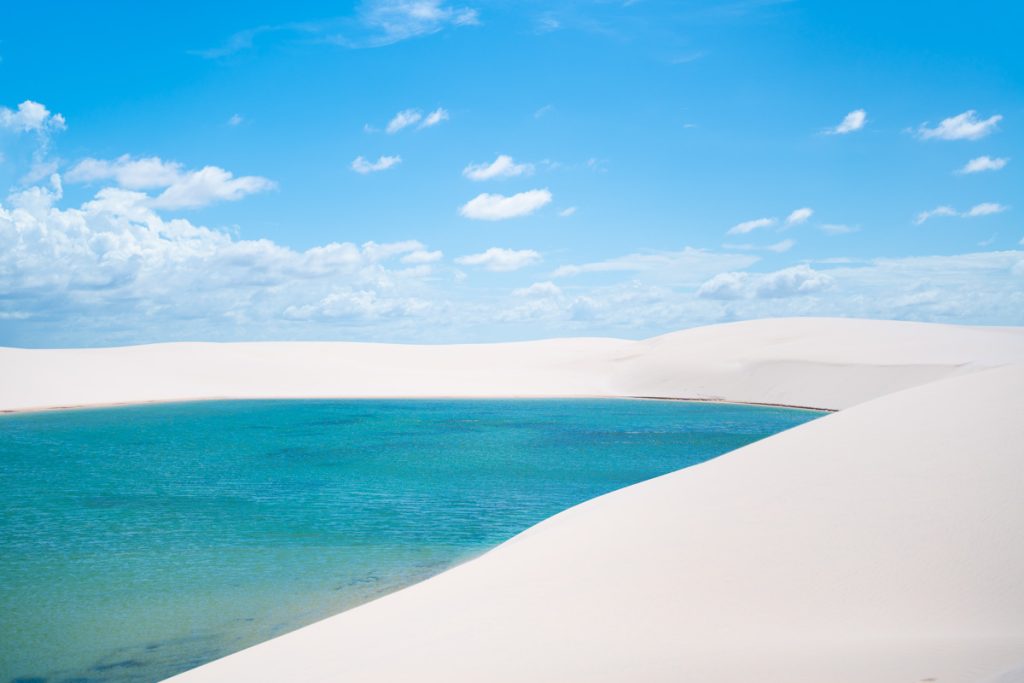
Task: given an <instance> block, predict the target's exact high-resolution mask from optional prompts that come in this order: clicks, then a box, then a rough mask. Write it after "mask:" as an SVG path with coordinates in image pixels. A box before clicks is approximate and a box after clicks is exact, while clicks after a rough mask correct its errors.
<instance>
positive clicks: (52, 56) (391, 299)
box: [0, 0, 1024, 346]
mask: <svg viewBox="0 0 1024 683" xmlns="http://www.w3.org/2000/svg"><path fill="white" fill-rule="evenodd" d="M265 4H266V6H262V5H261V4H259V3H177V4H174V5H173V6H170V5H156V4H153V5H150V4H149V3H102V2H101V3H89V4H86V3H59V4H57V5H56V6H38V7H29V6H28V4H25V3H22V4H21V5H19V6H15V7H11V8H5V17H4V20H3V23H2V24H0V155H2V157H0V197H2V198H0V344H4V345H19V346H58V345H59V346H81V345H107V344H120V343H138V342H152V341H170V340H178V339H208V340H246V339H253V340H255V339H360V340H373V341H399V342H408V341H423V342H453V341H467V342H468V341H491V340H512V339H529V338H538V337H546V336H570V335H598V336H606V335H607V336H621V337H642V336H649V335H653V334H658V333H662V332H667V331H672V330H675V329H680V328H683V327H689V326H694V325H700V324H708V323H715V322H723V321H729V320H738V319H746V318H757V317H766V316H779V315H839V316H862V317H880V318H896V319H908V320H928V321H938V322H964V323H983V324H1004V325H1021V324H1024V245H1022V239H1024V223H1022V221H1021V218H1020V215H1021V210H1022V209H1024V205H1022V200H1024V196H1022V192H1021V188H1022V187H1024V182H1022V178H1024V174H1022V171H1021V168H1022V164H1024V155H1022V154H1021V152H1022V151H1024V144H1022V143H1024V132H1022V130H1024V127H1022V125H1021V121H1022V119H1024V83H1022V80H1021V75H1022V74H1024V53H1022V51H1021V50H1020V49H1019V47H1018V46H1017V43H1018V42H1019V41H1018V36H1017V35H1015V31H1016V30H1017V29H1018V28H1019V26H1021V25H1022V24H1024V9H1021V7H1020V5H1019V4H1017V3H1012V2H992V3H978V4H976V5H973V6H972V7H971V8H969V9H965V8H964V6H963V5H962V4H960V3H956V4H954V3H942V2H939V3H923V2H922V3H832V2H803V1H799V0H797V1H793V2H756V1H749V2H744V1H737V2H689V3H686V2H648V1H644V0H639V1H634V2H565V3H558V2H543V3H541V2H538V3H531V2H488V1H486V0H483V1H481V2H466V3H448V2H444V1H441V0H437V1H429V0H424V1H420V2H400V1H399V2H395V1H391V2H388V1H384V0H377V1H371V2H363V3H356V4H346V3H324V2H291V3H287V4H277V3H275V4H273V5H271V4H270V3H265Z"/></svg>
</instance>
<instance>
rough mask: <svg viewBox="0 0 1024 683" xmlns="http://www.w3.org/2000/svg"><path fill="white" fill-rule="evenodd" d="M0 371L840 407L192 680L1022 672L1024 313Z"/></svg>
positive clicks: (24, 358)
mask: <svg viewBox="0 0 1024 683" xmlns="http://www.w3.org/2000/svg"><path fill="white" fill-rule="evenodd" d="M0 371H2V373H3V376H4V377H5V378H13V380H12V381H5V383H4V385H3V386H2V387H0V408H5V409H24V408H38V407H48V406H58V405H73V404H95V403H113V402H123V401H141V400H168V399H175V398H187V397H192V398H201V397H218V396H225V397H226V396H233V397H256V396H371V395H407V396H417V395H453V396H476V395H505V396H508V395H524V396H526V395H528V396H545V395H634V396H662V397H684V398H711V399H723V400H737V401H751V402H765V403H785V404H795V405H810V406H818V407H827V408H848V409H845V410H842V411H841V412H839V413H836V414H834V415H829V416H827V417H824V418H821V419H819V420H816V421H814V422H812V423H808V424H805V425H803V426H800V427H797V428H795V429H793V430H790V431H788V432H784V433H782V434H778V435H776V436H774V437H771V438H769V439H766V440H764V441H761V442H758V443H755V444H752V445H750V446H747V447H745V448H742V449H739V450H737V451H733V452H732V453H729V454H726V455H724V456H721V457H719V458H716V459H714V460H712V461H709V462H707V463H704V464H701V465H698V466H696V467H692V468H688V469H685V470H682V471H679V472H676V473H673V474H670V475H667V476H664V477H660V478H658V479H654V480H651V481H648V482H645V483H641V484H638V485H635V486H632V487H629V488H626V489H622V490H620V491H617V492H614V493H611V494H609V495H606V496H603V497H600V498H597V499H595V500H592V501H589V502H587V503H584V504H582V505H579V506H577V507H575V508H572V509H570V510H568V511H566V512H564V513H562V514H559V515H556V516H555V517H553V518H551V519H549V520H547V521H545V522H543V523H541V524H539V525H537V526H535V527H533V528H532V529H530V530H528V531H526V532H525V533H523V534H521V535H519V536H517V537H516V538H514V539H512V540H510V541H509V542H507V543H505V544H504V545H502V546H500V547H499V548H497V549H495V550H493V551H491V552H489V553H487V554H485V555H484V556H482V557H480V558H478V559H476V560H474V561H471V562H468V563H466V564H464V565H462V566H460V567H457V568H455V569H453V570H450V571H448V572H445V573H443V574H441V575H439V576H437V577H434V578H433V579H430V580H427V581H425V582H423V583H420V584H418V585H416V586H413V587H411V588H408V589H405V590H402V591H399V592H397V593H395V594H393V595H390V596H387V597H385V598H382V599H380V600H377V601H375V602H372V603H369V604H367V605H364V606H362V607H359V608H356V609H354V610H351V611H348V612H345V613H343V614H340V615H338V616H335V617H332V618H330V619H326V620H324V621H321V622H318V623H316V624H313V625H311V626H309V627H306V628H304V629H300V630H298V631H295V632H293V633H291V634H288V635H285V636H282V637H280V638H277V639H274V640H271V641H268V642H266V643H263V644H261V645H258V646H256V647H254V648H250V649H248V650H245V651H243V652H240V653H237V654H235V655H232V656H230V657H227V658H224V659H222V660H219V661H216V662H213V663H211V664H208V665H206V666H203V667H200V668H198V669H195V670H193V671H191V672H188V673H186V674H183V675H182V676H181V677H179V678H180V680H182V681H197V682H198V681H234V680H247V681H248V680H255V681H279V680H289V681H342V680H348V681H403V680H418V681H467V682H468V681H524V680H529V681H552V682H554V681H623V680H644V681H694V682H700V683H717V682H726V681H728V682H733V681H736V682H739V681H743V682H748V681H765V682H770V681H778V682H780V683H782V682H787V683H790V682H799V681H841V682H847V683H856V682H861V681H863V682H865V683H867V682H871V683H886V682H890V681H891V682H892V683H902V682H908V683H914V682H920V681H926V680H934V681H937V682H938V683H951V682H956V681H963V682H967V681H993V682H994V681H999V683H1007V682H1009V681H1014V680H1021V676H1022V675H1024V580H1022V577H1024V419H1022V417H1021V416H1022V415H1024V393H1022V389H1024V330H1022V329H1019V328H1014V329H1009V328H1003V329H995V328H965V327H956V326H941V325H923V324H913V323H893V322H879V321H857V320H831V319H788V320H764V321H756V322H748V323H736V324H730V325H721V326H715V327H709V328H701V329H695V330H688V331H684V332H680V333H676V334H671V335H666V336H663V337H659V338H655V339H651V340H646V341H640V342H627V341H616V340H561V341H547V342H535V343H527V344H504V345H492V346H461V347H451V346H450V347H409V346H404V347H400V346H375V345H365V344H359V345H349V344H229V345H206V344H169V345H157V346H148V347H136V348H128V349H108V350H81V351H64V350H62V351H23V350H13V349H9V350H0ZM850 406H853V407H850ZM176 680H177V679H176Z"/></svg>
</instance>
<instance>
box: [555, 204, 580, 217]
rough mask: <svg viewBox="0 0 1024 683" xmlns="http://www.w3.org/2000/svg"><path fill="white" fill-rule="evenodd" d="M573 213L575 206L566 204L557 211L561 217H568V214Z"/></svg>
mask: <svg viewBox="0 0 1024 683" xmlns="http://www.w3.org/2000/svg"><path fill="white" fill-rule="evenodd" d="M574 213H576V207H575V206H567V207H565V208H564V209H562V210H561V211H559V212H558V215H559V216H561V217H562V218H568V217H569V216H571V215H573V214H574Z"/></svg>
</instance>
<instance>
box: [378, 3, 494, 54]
mask: <svg viewBox="0 0 1024 683" xmlns="http://www.w3.org/2000/svg"><path fill="white" fill-rule="evenodd" d="M362 21H363V23H364V24H365V25H366V26H367V27H369V28H371V29H375V30H377V31H378V32H379V35H378V36H376V37H375V38H371V39H369V40H368V41H367V42H366V43H365V44H366V45H369V46H380V45H389V44H392V43H396V42H398V41H401V40H407V39H409V38H414V37H416V36H421V35H428V34H431V33H437V32H438V31H441V30H443V29H444V28H446V27H448V26H475V25H477V24H479V23H480V16H479V14H478V12H477V11H476V10H475V9H472V8H469V7H451V6H449V5H446V4H445V3H444V2H442V1H441V0H370V1H369V2H366V3H364V6H363V11H362Z"/></svg>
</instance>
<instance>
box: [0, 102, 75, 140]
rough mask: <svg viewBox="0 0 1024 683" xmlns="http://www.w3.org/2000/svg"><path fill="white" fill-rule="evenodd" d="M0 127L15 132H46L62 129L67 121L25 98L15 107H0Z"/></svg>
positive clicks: (65, 126)
mask: <svg viewBox="0 0 1024 683" xmlns="http://www.w3.org/2000/svg"><path fill="white" fill-rule="evenodd" d="M0 128H6V129H8V130H12V131H14V132H16V133H27V132H33V131H34V132H37V133H46V132H47V131H53V130H64V129H65V128H67V122H66V121H65V120H64V117H63V116H62V115H60V114H53V113H51V112H50V110H49V109H47V108H46V107H45V106H44V105H42V104H40V103H38V102H33V101H32V100H25V101H24V102H22V103H21V104H19V105H18V108H17V109H8V108H7V107H0Z"/></svg>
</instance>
